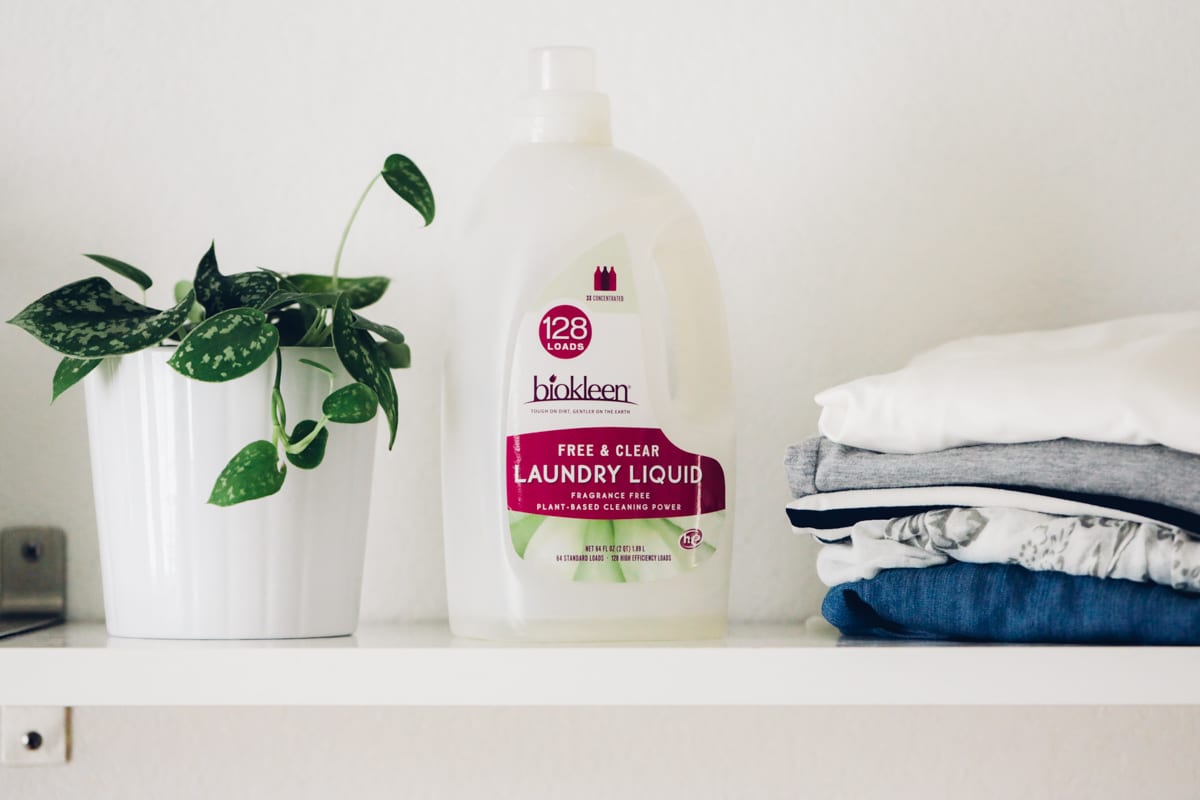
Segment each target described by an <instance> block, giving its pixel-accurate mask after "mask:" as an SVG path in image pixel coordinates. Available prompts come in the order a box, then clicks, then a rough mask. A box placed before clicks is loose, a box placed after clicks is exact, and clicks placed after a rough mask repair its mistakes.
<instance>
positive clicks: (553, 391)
mask: <svg viewBox="0 0 1200 800" xmlns="http://www.w3.org/2000/svg"><path fill="white" fill-rule="evenodd" d="M580 402H585V403H629V404H631V405H635V404H634V403H633V402H632V401H631V400H630V399H629V384H628V383H592V381H591V380H589V379H588V376H587V375H584V376H583V377H582V378H576V377H575V376H574V375H568V376H567V378H566V380H562V381H560V380H559V379H558V376H557V375H551V376H550V377H549V378H547V379H546V380H545V381H542V380H541V379H540V378H539V377H538V376H537V375H534V376H533V399H532V400H529V401H527V403H580Z"/></svg>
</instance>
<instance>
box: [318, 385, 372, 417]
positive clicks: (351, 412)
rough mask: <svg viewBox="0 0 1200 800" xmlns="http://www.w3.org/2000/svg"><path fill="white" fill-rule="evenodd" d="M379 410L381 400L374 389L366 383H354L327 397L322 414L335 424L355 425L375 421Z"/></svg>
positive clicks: (322, 407) (322, 406)
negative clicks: (376, 411)
mask: <svg viewBox="0 0 1200 800" xmlns="http://www.w3.org/2000/svg"><path fill="white" fill-rule="evenodd" d="M378 408H379V398H378V397H376V395H375V390H374V389H372V388H371V387H370V386H367V385H366V384H365V383H352V384H350V385H349V386H343V387H342V388H340V389H338V390H337V391H336V392H334V393H333V394H331V395H329V396H328V397H326V398H325V402H324V403H323V404H322V405H321V413H323V414H324V415H325V416H327V417H329V419H330V420H332V421H333V422H343V423H351V424H353V423H358V422H367V421H369V420H371V419H374V417H375V410H376V409H378Z"/></svg>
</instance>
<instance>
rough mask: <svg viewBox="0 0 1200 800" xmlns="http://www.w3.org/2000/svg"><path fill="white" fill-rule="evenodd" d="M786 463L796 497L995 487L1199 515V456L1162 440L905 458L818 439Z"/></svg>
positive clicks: (1065, 443) (989, 447)
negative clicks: (1093, 497) (1128, 502)
mask: <svg viewBox="0 0 1200 800" xmlns="http://www.w3.org/2000/svg"><path fill="white" fill-rule="evenodd" d="M784 466H785V467H786V469H787V477H788V484H789V486H790V487H791V490H792V496H793V497H805V496H807V495H811V494H820V493H822V492H838V491H843V490H847V489H895V488H902V487H914V486H999V487H1013V488H1021V489H1026V490H1031V491H1042V492H1045V493H1049V494H1056V495H1064V494H1065V495H1097V496H1107V497H1121V498H1128V499H1130V500H1134V501H1143V502H1148V503H1157V504H1160V505H1164V506H1169V507H1171V508H1175V509H1180V510H1182V511H1186V512H1190V513H1191V514H1200V456H1197V455H1192V454H1190V453H1184V452H1181V451H1179V450H1172V449H1171V448H1169V447H1162V446H1160V445H1128V444H1104V443H1102V442H1084V441H1079V440H1077V439H1055V440H1053V441H1046V442H1026V443H1022V444H978V445H969V446H966V447H953V448H950V449H948V450H939V451H937V452H933V453H917V454H913V455H907V454H896V453H876V452H873V451H871V450H860V449H859V448H857V447H848V446H846V445H842V444H837V443H836V442H832V441H830V440H829V439H826V438H824V437H821V436H818V437H814V438H812V439H807V440H805V441H803V442H800V443H799V444H794V445H792V446H791V447H789V448H788V450H787V456H786V458H785V459H784Z"/></svg>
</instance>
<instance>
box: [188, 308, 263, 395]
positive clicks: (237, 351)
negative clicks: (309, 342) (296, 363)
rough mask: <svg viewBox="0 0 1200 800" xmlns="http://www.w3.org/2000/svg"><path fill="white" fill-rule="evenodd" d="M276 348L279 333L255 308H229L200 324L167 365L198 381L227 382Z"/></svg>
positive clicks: (256, 363)
mask: <svg viewBox="0 0 1200 800" xmlns="http://www.w3.org/2000/svg"><path fill="white" fill-rule="evenodd" d="M278 346H279V331H277V330H276V329H275V326H274V325H271V324H270V323H269V322H268V321H267V315H266V314H264V313H263V312H261V311H259V310H258V309H256V308H231V309H229V310H228V311H222V312H221V313H220V314H217V315H216V316H215V317H209V318H208V319H206V320H204V322H201V323H200V324H199V325H197V326H196V327H195V328H193V329H192V332H191V333H189V334H188V335H187V337H186V338H185V339H184V340H183V341H182V342H180V343H179V347H177V348H175V353H174V354H173V355H172V356H171V357H170V358H169V359H168V360H167V363H168V364H170V365H171V366H172V367H174V368H175V370H176V371H177V372H179V374H181V375H184V376H186V377H188V378H195V379H196V380H198V381H210V382H218V381H231V380H233V379H234V378H240V377H242V376H243V375H247V374H249V373H251V372H253V371H254V370H256V369H258V368H259V367H261V366H262V365H263V364H265V363H266V361H267V359H268V358H270V357H271V354H272V353H274V352H275V348H276V347H278Z"/></svg>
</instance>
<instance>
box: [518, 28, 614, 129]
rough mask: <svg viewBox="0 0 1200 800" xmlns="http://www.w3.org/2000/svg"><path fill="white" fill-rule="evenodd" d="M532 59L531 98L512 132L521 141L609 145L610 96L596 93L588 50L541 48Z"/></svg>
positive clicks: (591, 55)
mask: <svg viewBox="0 0 1200 800" xmlns="http://www.w3.org/2000/svg"><path fill="white" fill-rule="evenodd" d="M530 55H531V58H530V84H531V86H530V88H531V90H532V92H531V94H530V95H529V97H527V98H526V99H525V102H524V104H523V107H522V111H521V113H520V114H518V118H517V123H516V125H515V127H514V129H513V134H514V136H513V138H514V139H516V140H518V141H523V142H562V143H572V144H611V143H612V124H611V122H610V115H609V108H608V96H607V95H605V94H601V93H600V92H597V91H596V55H595V53H593V52H592V50H591V49H589V48H587V47H540V48H538V49H536V50H534V51H533V52H532V53H531V54H530Z"/></svg>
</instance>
